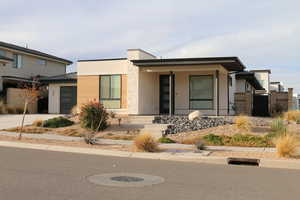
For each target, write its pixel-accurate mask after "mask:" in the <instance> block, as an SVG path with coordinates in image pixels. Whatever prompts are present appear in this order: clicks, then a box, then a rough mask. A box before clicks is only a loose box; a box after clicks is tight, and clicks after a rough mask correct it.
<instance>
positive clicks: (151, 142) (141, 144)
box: [134, 134, 159, 152]
mask: <svg viewBox="0 0 300 200" xmlns="http://www.w3.org/2000/svg"><path fill="white" fill-rule="evenodd" d="M134 146H135V147H136V149H137V150H138V151H144V152H156V151H158V150H159V149H158V143H157V141H156V140H155V138H154V137H153V136H151V135H150V134H141V135H138V136H137V137H136V138H135V139H134Z"/></svg>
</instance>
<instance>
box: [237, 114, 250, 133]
mask: <svg viewBox="0 0 300 200" xmlns="http://www.w3.org/2000/svg"><path fill="white" fill-rule="evenodd" d="M234 123H235V126H236V127H237V128H238V129H239V130H240V131H245V132H249V131H250V130H251V127H252V123H251V120H250V118H249V117H248V116H244V115H241V116H237V117H236V118H235V119H234Z"/></svg>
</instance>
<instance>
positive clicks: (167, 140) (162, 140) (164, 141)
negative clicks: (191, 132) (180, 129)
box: [158, 137, 176, 143]
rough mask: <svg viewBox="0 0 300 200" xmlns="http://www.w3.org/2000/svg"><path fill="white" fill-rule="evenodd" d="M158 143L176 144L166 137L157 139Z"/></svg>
mask: <svg viewBox="0 0 300 200" xmlns="http://www.w3.org/2000/svg"><path fill="white" fill-rule="evenodd" d="M158 142H160V143H176V141H174V140H172V139H170V138H167V137H161V138H159V139H158Z"/></svg>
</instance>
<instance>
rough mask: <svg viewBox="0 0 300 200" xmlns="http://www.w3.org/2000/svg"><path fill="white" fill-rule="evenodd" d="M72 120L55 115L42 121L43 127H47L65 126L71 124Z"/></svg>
mask: <svg viewBox="0 0 300 200" xmlns="http://www.w3.org/2000/svg"><path fill="white" fill-rule="evenodd" d="M73 124H74V122H73V121H71V120H68V119H66V118H64V117H55V118H52V119H48V120H46V121H44V123H43V127H47V128H59V127H66V126H71V125H73Z"/></svg>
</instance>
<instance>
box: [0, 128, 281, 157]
mask: <svg viewBox="0 0 300 200" xmlns="http://www.w3.org/2000/svg"><path fill="white" fill-rule="evenodd" d="M0 135H5V136H17V135H18V133H14V132H5V131H0ZM22 135H23V137H25V138H32V139H47V140H60V141H66V142H74V141H75V142H79V141H84V139H83V138H82V137H72V136H63V135H57V134H34V133H32V134H30V133H23V134H22ZM132 143H133V142H132V141H130V140H111V139H99V140H98V144H110V145H131V144H132ZM159 146H160V147H162V148H172V149H190V148H194V145H187V144H177V143H176V144H175V143H174V144H160V145H159ZM207 150H208V151H239V152H241V151H242V152H276V149H275V148H264V147H228V146H207Z"/></svg>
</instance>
